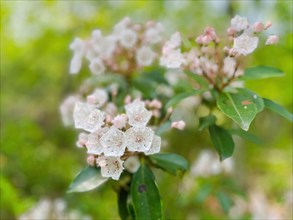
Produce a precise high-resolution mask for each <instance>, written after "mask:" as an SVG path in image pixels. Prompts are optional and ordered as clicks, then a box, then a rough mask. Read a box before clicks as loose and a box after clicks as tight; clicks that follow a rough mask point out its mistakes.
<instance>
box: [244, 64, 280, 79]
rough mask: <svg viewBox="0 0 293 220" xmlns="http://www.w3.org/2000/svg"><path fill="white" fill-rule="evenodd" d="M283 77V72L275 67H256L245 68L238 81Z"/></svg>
mask: <svg viewBox="0 0 293 220" xmlns="http://www.w3.org/2000/svg"><path fill="white" fill-rule="evenodd" d="M283 75H284V72H283V71H282V70H280V69H277V68H275V67H269V66H257V67H252V68H247V69H246V70H245V71H244V74H243V76H242V77H241V78H240V80H255V79H264V78H270V77H279V76H283Z"/></svg>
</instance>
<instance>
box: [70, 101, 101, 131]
mask: <svg viewBox="0 0 293 220" xmlns="http://www.w3.org/2000/svg"><path fill="white" fill-rule="evenodd" d="M73 118H74V123H75V128H81V129H84V130H86V131H89V132H93V131H95V130H97V129H99V128H100V127H101V126H102V125H103V124H104V120H105V113H104V112H101V111H100V110H98V109H95V107H94V106H92V105H88V104H86V103H82V102H77V103H76V104H75V107H74V112H73Z"/></svg>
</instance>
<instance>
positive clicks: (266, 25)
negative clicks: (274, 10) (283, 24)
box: [264, 21, 273, 30]
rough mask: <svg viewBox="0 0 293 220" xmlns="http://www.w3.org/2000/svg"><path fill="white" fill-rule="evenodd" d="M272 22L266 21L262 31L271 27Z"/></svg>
mask: <svg viewBox="0 0 293 220" xmlns="http://www.w3.org/2000/svg"><path fill="white" fill-rule="evenodd" d="M272 24H273V23H272V22H271V21H267V23H266V24H265V26H264V29H265V30H267V29H269V28H270V27H271V26H272Z"/></svg>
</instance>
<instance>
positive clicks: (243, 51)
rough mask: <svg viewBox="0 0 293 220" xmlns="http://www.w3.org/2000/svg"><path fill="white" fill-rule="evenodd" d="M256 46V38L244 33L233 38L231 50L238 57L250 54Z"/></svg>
mask: <svg viewBox="0 0 293 220" xmlns="http://www.w3.org/2000/svg"><path fill="white" fill-rule="evenodd" d="M257 44H258V38H257V37H253V36H250V35H248V34H246V33H243V34H241V35H240V36H238V37H236V38H234V44H233V48H232V49H233V50H234V51H235V52H236V53H237V54H239V55H244V56H246V55H248V54H250V53H252V52H253V51H254V50H255V49H256V47H257Z"/></svg>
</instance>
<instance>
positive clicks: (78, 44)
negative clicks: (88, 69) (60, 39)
mask: <svg viewBox="0 0 293 220" xmlns="http://www.w3.org/2000/svg"><path fill="white" fill-rule="evenodd" d="M69 49H70V50H72V51H73V53H74V55H79V56H83V55H84V51H85V42H84V41H83V40H82V39H80V38H78V37H76V38H74V40H73V42H72V43H71V44H70V46H69Z"/></svg>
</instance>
